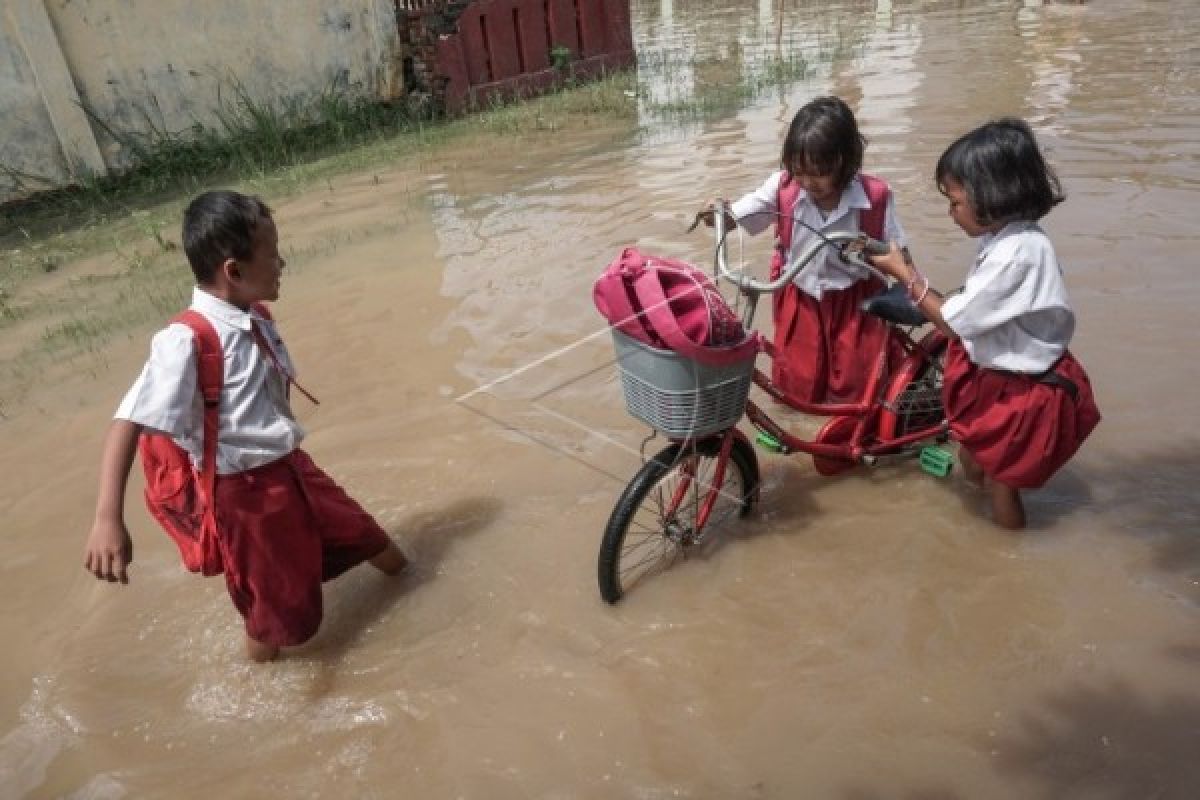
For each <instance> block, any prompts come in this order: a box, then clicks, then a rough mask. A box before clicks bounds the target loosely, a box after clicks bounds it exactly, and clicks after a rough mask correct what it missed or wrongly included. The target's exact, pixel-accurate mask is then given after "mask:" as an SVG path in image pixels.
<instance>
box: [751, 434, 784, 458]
mask: <svg viewBox="0 0 1200 800" xmlns="http://www.w3.org/2000/svg"><path fill="white" fill-rule="evenodd" d="M754 441H755V443H756V444H758V446H759V447H762V448H763V449H764V450H770V451H771V452H772V453H782V452H783V443H782V442H780V441H779V440H778V439H776V438H775V437H774V436H771V435H770V434H768V433H763V432H762V431H759V432H758V436H755V437H754Z"/></svg>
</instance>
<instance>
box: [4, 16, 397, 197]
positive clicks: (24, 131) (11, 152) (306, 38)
mask: <svg viewBox="0 0 1200 800" xmlns="http://www.w3.org/2000/svg"><path fill="white" fill-rule="evenodd" d="M397 48H398V38H397V29H396V19H395V12H394V6H393V3H392V0H0V201H3V200H4V199H10V198H12V197H14V196H17V195H19V194H22V193H24V192H25V191H29V190H38V189H43V188H48V187H53V186H61V185H65V184H68V183H70V182H71V181H72V178H73V177H74V176H77V175H79V174H81V173H86V172H92V173H95V172H103V171H104V170H106V169H114V168H116V169H119V168H121V167H124V166H126V165H127V164H128V163H129V159H130V153H129V152H127V150H126V149H125V148H123V147H122V145H121V144H120V143H119V142H118V140H117V138H115V137H114V136H113V135H112V133H111V132H113V131H115V132H120V133H122V134H126V133H136V134H146V135H152V134H153V133H154V132H155V131H159V132H161V131H169V132H172V133H176V132H180V131H185V130H187V129H189V128H191V127H192V126H194V125H195V124H197V123H198V124H200V125H204V126H210V127H211V126H215V125H216V122H217V119H216V114H215V112H216V111H217V110H218V109H219V108H220V103H221V100H222V99H224V100H225V101H228V100H229V99H230V98H231V97H232V96H233V92H234V91H235V89H236V90H237V91H241V92H244V93H245V94H246V96H248V97H249V98H251V99H252V100H253V101H254V102H255V103H256V104H260V105H277V106H281V105H283V104H289V103H294V102H304V101H305V100H308V99H311V98H313V97H315V96H316V95H318V94H320V93H321V92H324V91H328V90H329V89H330V88H331V87H332V88H335V89H337V90H339V91H343V92H347V93H350V94H353V95H355V96H361V95H366V96H373V97H393V96H395V95H396V94H397V93H398V92H399V91H400V87H399V86H398V85H397V81H398V78H399V74H400V72H399V68H398V65H399V60H400V54H399V52H398V50H397ZM81 106H82V107H83V108H86V109H87V114H84V113H83V112H82V110H81Z"/></svg>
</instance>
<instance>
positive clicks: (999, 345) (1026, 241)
mask: <svg viewBox="0 0 1200 800" xmlns="http://www.w3.org/2000/svg"><path fill="white" fill-rule="evenodd" d="M942 318H943V319H945V320H946V324H947V325H949V326H950V327H951V328H953V329H954V332H955V333H956V334H958V336H959V338H960V339H961V340H962V343H963V346H964V347H965V348H966V350H967V354H968V355H969V356H970V357H971V360H972V361H973V362H975V363H976V364H979V365H980V366H983V367H992V368H994V369H1004V370H1009V371H1010V372H1024V373H1028V374H1038V373H1041V372H1045V371H1046V370H1048V369H1050V367H1052V366H1054V363H1055V362H1056V361H1058V359H1059V358H1061V357H1062V355H1063V353H1064V352H1066V349H1067V345H1069V344H1070V342H1071V336H1072V335H1073V334H1074V332H1075V313H1074V312H1073V311H1071V306H1070V304H1069V302H1068V299H1067V289H1066V285H1065V284H1064V282H1063V275H1062V268H1061V267H1060V266H1059V264H1058V258H1057V257H1056V256H1055V254H1054V246H1053V245H1052V244H1050V238H1049V237H1048V236H1046V234H1045V233H1044V232H1043V231H1042V229H1041V228H1040V227H1039V226H1038V225H1037V223H1036V222H1029V221H1024V220H1022V221H1019V222H1012V223H1009V224H1008V225H1006V226H1004V227H1003V228H1002V229H1000V230H999V231H997V232H996V233H994V234H984V236H982V237H981V239H980V242H979V253H978V255H977V256H976V257H975V264H974V265H973V266H972V267H971V271H970V272H969V273H967V282H966V285H965V286H964V287H963V291H962V292H961V293H960V294H956V295H952V296H950V297H947V298H946V301H945V303H944V304H943V305H942Z"/></svg>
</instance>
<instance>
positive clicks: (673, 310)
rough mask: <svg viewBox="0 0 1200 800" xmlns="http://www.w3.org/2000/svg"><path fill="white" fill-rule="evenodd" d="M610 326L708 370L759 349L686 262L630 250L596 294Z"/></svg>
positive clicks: (606, 275) (750, 355) (755, 337)
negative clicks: (693, 361) (711, 366)
mask: <svg viewBox="0 0 1200 800" xmlns="http://www.w3.org/2000/svg"><path fill="white" fill-rule="evenodd" d="M592 299H593V301H594V302H595V304H596V308H597V309H598V310H599V311H600V313H601V314H602V315H604V318H605V319H607V320H608V321H609V323H610V324H611V325H612V326H613V327H614V328H616V329H617V330H619V331H621V332H622V333H624V334H626V335H627V336H630V337H632V338H634V339H637V340H638V341H640V342H642V343H644V344H648V345H650V346H651V347H655V348H658V349H660V350H671V351H673V352H675V353H678V354H680V355H682V356H686V357H687V358H690V359H693V360H695V361H699V362H700V363H703V364H711V365H714V366H719V365H725V364H734V363H738V362H742V361H745V360H747V359H750V358H753V357H754V355H755V354H756V353H757V352H758V351H759V349H760V344H761V342H760V338H759V335H758V333H757V332H751V333H750V334H749V335H747V333H746V330H745V329H744V328H743V327H742V323H741V320H739V319H738V317H737V314H735V313H734V311H733V309H731V308H730V307H729V305H728V304H727V303H726V302H725V298H723V297H721V293H720V292H718V291H717V287H716V285H715V284H714V283H713V281H712V279H711V278H710V277H709V276H708V275H706V274H705V273H704V271H703V270H700V269H697V268H696V267H693V266H692V265H690V264H687V263H686V262H683V261H678V260H675V259H670V258H657V257H652V256H646V255H644V254H643V253H642V252H641V251H639V250H638V249H637V248H636V247H627V248H625V249H624V250H622V251H621V254H620V255H619V256H617V258H616V259H615V260H614V261H613V262H612V263H611V264H609V265H608V266H607V267H606V268H605V269H604V272H602V273H601V274H600V277H599V278H598V279H597V280H596V284H595V286H594V287H593V288H592Z"/></svg>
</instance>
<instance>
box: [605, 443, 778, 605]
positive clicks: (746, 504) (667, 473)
mask: <svg viewBox="0 0 1200 800" xmlns="http://www.w3.org/2000/svg"><path fill="white" fill-rule="evenodd" d="M721 439H722V437H721V436H715V437H711V438H708V439H705V440H703V441H701V442H686V443H676V444H672V445H670V446H669V447H667V448H665V449H664V450H663V451H662V452H660V453H659V454H658V455H656V456H655V457H654V458H652V459H651V460H650V461H647V462H646V463H645V464H644V465H643V466H642V468H641V469H640V470H638V473H637V475H635V476H634V478H633V480H632V481H630V483H629V485H628V486H627V487H626V488H625V491H624V492H623V493H622V494H621V497H620V499H619V500H618V501H617V505H616V507H615V508H614V509H613V512H612V516H610V517H609V520H608V525H607V526H606V527H605V529H604V539H603V541H602V542H601V544H600V557H599V560H598V563H597V578H598V579H599V583H600V596H601V597H603V598H604V600H605V601H606V602H608V603H615V602H617V601H618V600H620V599H621V597H622V596H623V595H624V594H625V593H626V592H627V591H629V590H630V589H631V588H633V587H634V586H635V585H636V584H637V583H639V582H640V581H642V580H644V579H646V578H648V577H650V576H652V575H656V574H658V573H660V572H662V571H664V570H666V569H667V568H669V567H670V566H671V565H672V564H674V563H675V562H676V561H677V560H678V559H679V558H680V557H681V556H682V554H683V552H684V551H685V550H686V549H687V548H688V547H691V546H693V545H696V544H699V543H700V541H702V540H703V539H705V538H707V537H708V536H710V535H711V534H712V533H714V532H715V531H717V530H719V529H720V528H721V527H723V526H724V525H726V524H728V522H729V521H730V520H732V519H733V518H735V517H739V516H744V515H745V514H747V513H748V512H749V511H750V508H751V507H752V506H753V504H754V501H755V500H756V499H757V497H758V492H757V489H758V459H757V458H756V457H755V455H754V449H753V448H752V447H750V445H749V443H748V442H746V440H745V439H743V438H741V437H735V438H734V440H733V447H732V449H731V451H730V454H729V462H728V464H727V465H726V468H725V475H724V477H723V479H722V481H721V485H720V486H717V487H714V486H713V479H714V478H715V475H716V467H717V459H718V455H719V454H720V450H721ZM714 490H715V491H716V496H715V500H714V502H713V506H712V510H711V512H710V513H709V515H708V519H707V520H706V521H705V523H704V526H703V528H701V529H697V527H696V521H697V517H698V515H699V513H700V510H701V508H702V507H703V504H704V503H705V501H706V499H707V498H708V497H709V496H710V495H711V494H712V492H713V491H714Z"/></svg>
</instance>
